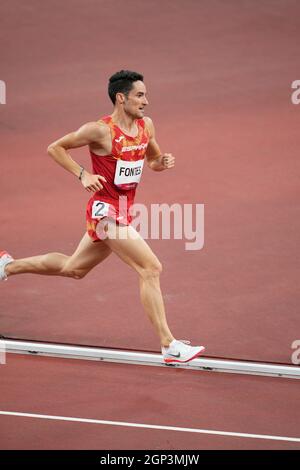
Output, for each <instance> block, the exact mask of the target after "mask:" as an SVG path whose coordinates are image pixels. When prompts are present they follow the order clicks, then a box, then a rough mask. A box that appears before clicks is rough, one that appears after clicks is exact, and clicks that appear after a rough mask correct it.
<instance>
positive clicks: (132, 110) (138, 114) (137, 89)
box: [124, 80, 148, 119]
mask: <svg viewBox="0 0 300 470" xmlns="http://www.w3.org/2000/svg"><path fill="white" fill-rule="evenodd" d="M146 93H147V91H146V87H145V85H144V83H143V82H141V81H140V80H138V81H136V82H134V83H133V87H132V89H131V90H130V92H129V93H128V96H127V97H125V102H124V111H125V112H126V113H127V114H129V115H130V116H132V117H134V118H135V119H141V118H143V117H144V114H145V107H146V106H147V104H148V100H147V98H146Z"/></svg>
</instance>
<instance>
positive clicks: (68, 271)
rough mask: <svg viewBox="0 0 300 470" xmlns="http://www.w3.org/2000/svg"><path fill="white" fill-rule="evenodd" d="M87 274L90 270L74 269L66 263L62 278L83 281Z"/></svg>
mask: <svg viewBox="0 0 300 470" xmlns="http://www.w3.org/2000/svg"><path fill="white" fill-rule="evenodd" d="M87 273H88V270H85V269H76V268H72V266H70V265H69V264H68V262H66V263H65V265H64V266H63V268H62V270H61V275H62V276H66V277H71V278H72V279H82V278H84V276H86V275H87Z"/></svg>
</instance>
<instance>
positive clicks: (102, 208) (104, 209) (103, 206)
mask: <svg viewBox="0 0 300 470" xmlns="http://www.w3.org/2000/svg"><path fill="white" fill-rule="evenodd" d="M109 206H110V204H108V203H107V202H102V201H94V202H93V206H92V218H93V219H102V218H103V217H106V216H107V215H108V211H109Z"/></svg>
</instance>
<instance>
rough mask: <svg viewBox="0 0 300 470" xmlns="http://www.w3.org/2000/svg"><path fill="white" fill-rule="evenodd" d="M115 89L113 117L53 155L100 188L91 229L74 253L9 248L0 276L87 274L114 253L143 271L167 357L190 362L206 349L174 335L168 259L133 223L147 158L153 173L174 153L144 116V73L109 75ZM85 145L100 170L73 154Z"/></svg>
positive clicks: (85, 129)
mask: <svg viewBox="0 0 300 470" xmlns="http://www.w3.org/2000/svg"><path fill="white" fill-rule="evenodd" d="M108 93H109V96H110V98H111V100H112V102H113V105H114V110H113V113H112V114H111V115H110V116H105V117H103V118H102V119H100V120H99V121H97V122H88V123H86V124H84V125H83V126H82V127H80V128H79V129H78V130H77V131H75V132H71V133H70V134H67V135H65V136H64V137H62V138H61V139H58V140H57V141H56V142H54V143H52V144H51V145H50V146H49V147H48V154H49V155H50V156H51V157H52V158H53V159H54V160H55V161H56V162H57V163H58V164H59V165H61V166H62V167H63V168H64V169H65V170H67V171H69V172H70V173H73V175H75V176H76V177H77V178H79V180H80V181H81V183H82V185H83V187H84V188H85V189H86V190H87V191H89V192H90V193H94V194H93V195H92V197H91V199H90V200H89V202H88V206H87V216H86V217H87V232H86V233H85V235H84V236H83V238H82V240H81V241H80V243H79V245H78V247H77V249H76V250H75V252H74V253H73V254H72V255H71V256H67V255H65V254H62V253H48V254H44V255H41V256H33V257H30V258H23V259H18V260H14V259H13V258H12V256H10V255H9V254H8V253H7V252H6V251H3V252H1V253H0V279H1V280H6V279H7V278H8V277H9V276H12V275H14V274H21V273H34V274H44V275H56V276H68V277H72V278H74V279H81V278H83V277H84V276H85V275H86V274H87V273H88V272H89V271H91V269H93V268H94V267H95V266H97V265H98V264H99V263H101V261H103V260H104V259H105V258H107V256H109V255H110V253H111V252H114V253H115V254H116V255H118V256H119V257H120V258H121V259H122V260H123V261H124V262H125V263H127V264H128V265H129V266H131V267H132V268H133V269H135V271H136V272H137V273H138V275H139V281H140V295H141V301H142V304H143V306H144V309H145V311H146V312H147V314H148V316H149V319H150V321H151V323H152V324H153V326H154V329H155V331H156V333H157V334H158V336H159V339H160V343H161V349H162V354H163V359H164V362H165V363H176V362H179V363H182V362H188V361H191V360H192V359H194V358H196V357H198V356H199V355H200V354H201V353H202V352H203V351H204V349H205V348H204V347H203V346H197V347H195V346H194V347H193V346H189V345H188V344H187V342H182V341H178V340H176V339H175V338H174V336H173V335H172V333H171V331H170V329H169V327H168V324H167V320H166V315H165V309H164V303H163V298H162V294H161V290H160V281H159V276H160V273H161V269H162V268H161V264H160V262H159V260H158V259H157V257H156V256H155V255H154V253H153V252H152V250H151V249H150V247H149V246H148V244H147V243H146V242H145V241H144V240H143V239H142V238H141V236H140V235H139V234H138V233H137V232H136V231H135V229H134V228H133V227H132V226H131V225H130V221H131V216H130V207H131V206H132V204H133V202H134V196H135V191H136V187H137V185H138V183H139V180H140V177H141V173H142V168H143V163H144V159H145V157H146V161H147V163H148V165H149V166H150V168H151V169H152V170H154V171H162V170H166V169H171V168H173V167H174V164H175V159H174V157H173V156H172V154H168V153H167V154H162V153H161V151H160V148H159V146H158V144H157V142H156V140H155V132H154V126H153V123H152V121H151V119H150V118H149V117H144V113H145V107H146V106H147V104H148V100H147V97H146V87H145V84H144V82H143V76H142V75H141V74H139V73H136V72H131V71H128V70H121V71H120V72H117V73H115V74H114V75H113V76H112V77H111V78H110V79H109V85H108ZM86 145H88V146H89V150H90V155H91V159H92V165H93V173H89V172H88V171H87V170H86V169H85V168H83V167H81V166H80V165H79V164H78V163H76V162H75V161H74V160H73V159H72V158H71V156H70V154H69V153H68V151H69V150H70V149H73V148H76V147H83V146H86ZM119 201H122V202H121V203H120V204H119ZM124 201H125V202H126V203H127V204H125V207H124ZM126 206H127V207H126ZM104 235H105V236H104Z"/></svg>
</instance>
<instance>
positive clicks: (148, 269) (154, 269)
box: [140, 260, 162, 280]
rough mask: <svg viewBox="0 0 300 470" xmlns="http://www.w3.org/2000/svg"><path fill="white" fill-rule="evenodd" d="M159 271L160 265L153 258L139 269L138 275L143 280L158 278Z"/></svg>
mask: <svg viewBox="0 0 300 470" xmlns="http://www.w3.org/2000/svg"><path fill="white" fill-rule="evenodd" d="M161 272H162V265H161V263H160V262H159V261H158V260H155V261H153V262H151V263H150V264H147V265H146V266H145V267H143V268H142V269H141V270H140V276H141V277H142V278H143V279H144V280H151V279H157V278H159V276H160V274H161Z"/></svg>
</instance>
